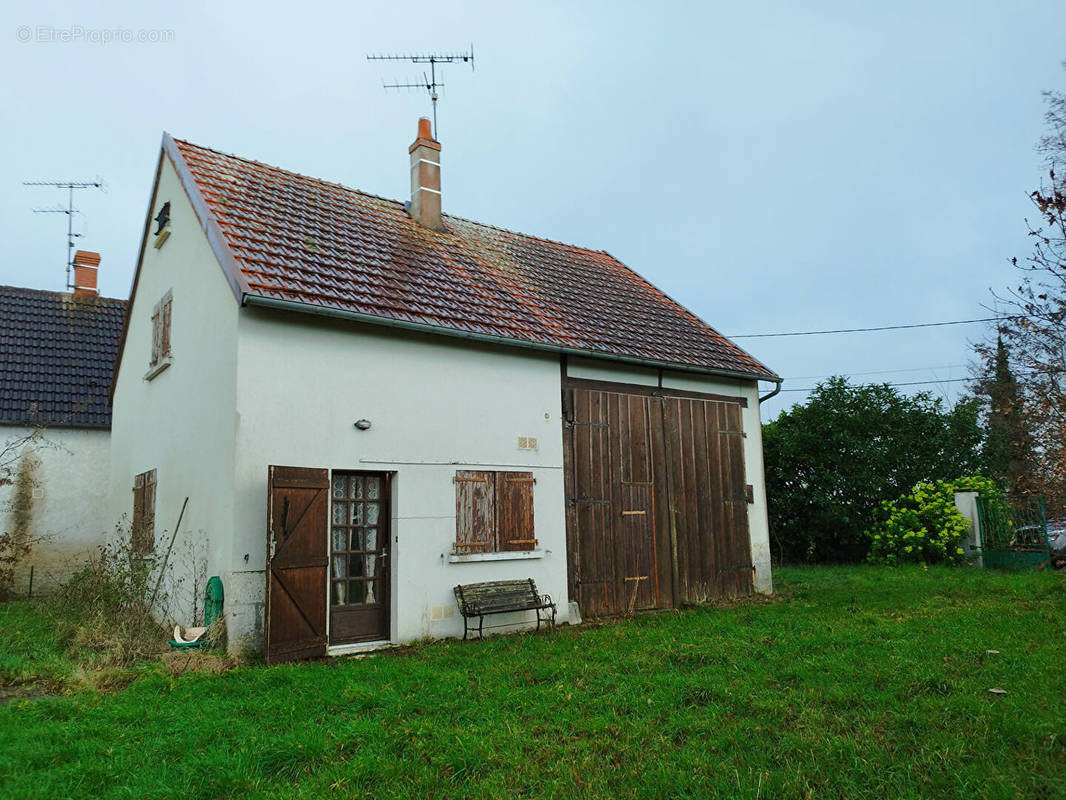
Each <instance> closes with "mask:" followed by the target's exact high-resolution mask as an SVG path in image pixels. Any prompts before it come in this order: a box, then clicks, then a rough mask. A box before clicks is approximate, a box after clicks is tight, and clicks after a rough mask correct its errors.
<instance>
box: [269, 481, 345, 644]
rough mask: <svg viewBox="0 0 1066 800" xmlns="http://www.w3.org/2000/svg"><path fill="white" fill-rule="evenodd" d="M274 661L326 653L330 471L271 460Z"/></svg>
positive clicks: (271, 568) (271, 588) (270, 519)
mask: <svg viewBox="0 0 1066 800" xmlns="http://www.w3.org/2000/svg"><path fill="white" fill-rule="evenodd" d="M267 485H268V491H267V568H266V575H267V585H266V633H265V643H264V648H263V658H264V660H265V661H266V663H268V664H276V663H278V662H281V661H294V660H298V659H306V658H316V657H320V656H324V655H325V654H326V576H327V569H328V567H329V560H328V554H327V552H326V546H327V544H326V543H327V541H328V538H327V537H328V530H327V523H328V521H329V474H328V472H327V471H326V470H324V469H305V468H301V467H278V466H271V467H270V468H269V472H268V479H267Z"/></svg>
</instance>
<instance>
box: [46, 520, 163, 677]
mask: <svg viewBox="0 0 1066 800" xmlns="http://www.w3.org/2000/svg"><path fill="white" fill-rule="evenodd" d="M128 528H129V526H128V525H127V524H125V522H123V523H120V524H119V525H118V526H116V533H117V535H116V537H115V539H114V540H113V541H111V542H109V543H107V544H104V545H101V546H100V547H99V548H97V550H96V551H95V552H94V553H93V554H92V555H91V557H90V558H89V560H88V562H87V563H86V564H85V566H84V567H82V568H81V569H80V570H79V571H78V572H76V573H74V575H72V576H71V578H70V580H69V581H67V583H66V584H65V585H64V586H63V587H62V589H61V590H60V591H59V593H58V594H57V595H56V596H55V599H54V602H55V604H56V608H55V614H56V618H57V621H58V622H59V624H60V625H61V626H62V628H63V630H64V634H65V636H64V639H65V641H66V643H67V648H68V650H72V651H76V652H85V651H89V652H91V653H92V654H93V656H94V658H93V660H94V661H97V662H99V663H102V664H107V665H111V666H130V665H132V664H135V663H137V662H139V661H143V660H145V659H147V658H149V657H152V656H155V655H157V654H159V653H161V652H163V650H165V649H166V642H167V630H166V628H165V627H164V626H163V625H161V624H160V623H158V622H157V621H156V619H157V618H166V616H167V613H166V605H167V595H166V593H159V594H157V586H158V585H159V582H160V581H161V578H162V576H160V574H159V570H160V567H157V565H156V563H155V559H154V558H152V557H151V556H145V555H141V554H138V553H136V552H135V551H134V550H133V547H132V545H131V539H130V535H129V529H128ZM153 597H154V598H155V603H154V604H153Z"/></svg>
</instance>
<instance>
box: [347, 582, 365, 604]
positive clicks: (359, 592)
mask: <svg viewBox="0 0 1066 800" xmlns="http://www.w3.org/2000/svg"><path fill="white" fill-rule="evenodd" d="M349 589H350V594H349V598H348V602H349V604H351V605H356V604H357V603H362V602H363V582H362V581H352V582H351V583H350V584H349Z"/></svg>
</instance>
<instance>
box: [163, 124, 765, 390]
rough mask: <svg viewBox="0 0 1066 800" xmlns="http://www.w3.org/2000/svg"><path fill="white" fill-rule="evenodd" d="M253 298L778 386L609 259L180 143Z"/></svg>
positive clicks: (748, 358)
mask: <svg viewBox="0 0 1066 800" xmlns="http://www.w3.org/2000/svg"><path fill="white" fill-rule="evenodd" d="M175 144H176V146H177V151H178V152H179V153H180V155H181V157H182V158H183V159H184V161H185V164H186V165H187V167H188V170H189V172H190V173H191V175H192V177H193V179H194V180H195V182H196V185H197V187H198V188H199V190H200V193H201V195H202V196H203V199H204V201H205V203H206V206H207V208H208V209H209V210H210V212H211V213H212V214H213V215H214V216H215V218H216V220H217V222H218V224H219V226H220V228H221V230H222V234H223V238H224V239H225V242H226V244H227V245H228V247H229V249H230V251H231V252H232V254H233V257H234V260H235V261H236V263H237V265H238V266H239V268H240V270H241V272H242V273H243V278H244V282H246V284H247V288H246V290H245V291H246V294H247V295H251V296H260V297H265V298H275V299H282V300H289V301H296V302H299V303H306V304H311V305H314V306H324V307H327V308H332V309H339V310H342V311H350V312H356V313H359V314H364V315H369V316H372V317H375V318H383V319H385V320H392V321H403V322H413V323H418V324H421V325H429V326H432V327H434V328H441V329H445V330H444V331H442V332H446V331H459V332H469V333H474V334H481V335H485V336H489V337H494V338H500V339H507V340H517V341H519V342H528V343H532V344H534V345H546V346H549V347H557V348H561V349H565V350H578V351H585V352H588V353H589V354H591V355H596V354H603V355H610V356H614V357H616V358H623V359H633V360H635V361H636V360H647V361H654V362H664V363H669V364H678V365H683V366H687V367H696V368H699V369H702V370H706V371H722V372H727V373H739V374H741V375H750V376H752V377H769V378H773V377H776V376H774V373H773V372H772V371H770V370H769V369H767V368H766V367H765V366H763V365H762V364H760V363H759V362H758V361H756V360H755V359H754V358H752V357H751V356H750V355H748V354H747V353H745V352H744V351H743V350H741V349H740V348H738V347H737V346H736V345H734V344H733V343H732V342H729V341H728V340H726V339H725V338H724V337H722V336H721V335H720V334H718V333H717V332H716V331H714V330H713V329H712V328H711V327H709V326H708V325H707V324H705V323H704V322H702V321H701V320H700V319H699V318H697V317H696V316H695V315H694V314H692V313H690V312H689V311H687V310H686V309H684V308H683V307H681V306H680V305H678V304H677V303H675V302H674V301H673V300H671V299H670V298H669V297H667V296H666V295H665V294H663V293H662V292H660V291H659V290H658V289H656V288H655V287H654V286H652V285H651V284H649V283H648V282H647V281H645V280H644V279H643V278H641V277H640V276H639V275H637V274H636V273H635V272H633V271H632V270H631V269H629V268H628V267H626V266H625V265H624V264H622V263H621V262H619V261H618V260H617V259H615V258H613V257H612V256H610V255H609V254H607V253H605V252H603V251H598V250H586V249H584V248H581V247H574V246H572V245H567V244H561V243H559V242H553V241H549V240H546V239H538V238H536V237H533V236H527V235H525V234H520V233H513V232H511V231H506V230H502V229H500V228H494V227H492V226H490V225H484V224H480V223H476V222H470V221H469V220H465V219H461V218H458V217H453V216H449V215H447V214H445V215H444V223H445V226H446V229H447V230H445V231H444V232H437V231H431V230H427V229H425V228H423V227H421V226H420V225H418V224H417V223H416V222H415V221H414V220H412V219H411V218H410V216H408V214H407V213H406V212H405V211H404V206H403V204H402V203H399V202H396V201H393V200H386V199H383V198H380V197H375V196H373V195H369V194H365V193H363V192H359V191H356V190H353V189H348V188H345V187H343V186H339V185H337V184H334V183H328V182H325V181H321V180H315V179H313V178H308V177H305V176H303V175H298V174H296V173H292V172H287V171H285V170H281V169H278V168H276V167H271V166H268V165H266V164H261V163H259V162H256V161H248V160H246V159H243V158H238V157H236V156H231V155H226V154H223V153H219V152H216V151H214V150H210V149H207V148H204V147H200V146H198V145H194V144H190V143H189V142H184V141H180V140H175Z"/></svg>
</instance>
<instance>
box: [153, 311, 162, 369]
mask: <svg viewBox="0 0 1066 800" xmlns="http://www.w3.org/2000/svg"><path fill="white" fill-rule="evenodd" d="M161 311H162V309H161V308H160V307H159V305H158V304H157V305H156V307H155V309H154V310H153V311H152V360H151V362H150V366H153V367H154V366H155V365H156V364H158V363H159V361H160V359H161V358H162V352H163V351H162V348H163V337H162V329H161V326H162V316H161Z"/></svg>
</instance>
